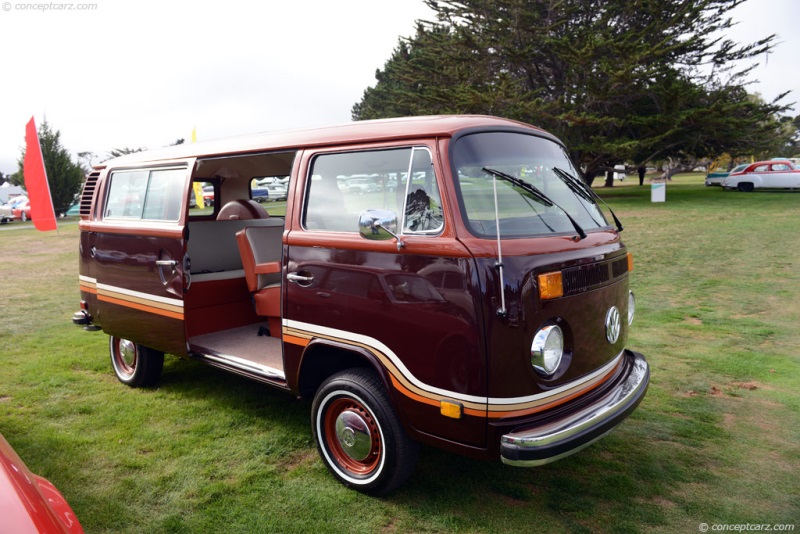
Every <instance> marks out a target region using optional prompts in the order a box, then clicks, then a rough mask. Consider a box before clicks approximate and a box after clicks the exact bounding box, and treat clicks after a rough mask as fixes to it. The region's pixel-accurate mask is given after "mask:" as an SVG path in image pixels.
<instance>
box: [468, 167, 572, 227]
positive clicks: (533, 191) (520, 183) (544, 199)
mask: <svg viewBox="0 0 800 534" xmlns="http://www.w3.org/2000/svg"><path fill="white" fill-rule="evenodd" d="M482 170H483V172H485V173H488V174H491V175H492V176H495V177H496V178H500V179H501V180H505V181H507V182H510V183H511V184H513V185H516V186H517V187H520V188H522V189H524V190H525V191H527V192H528V193H530V195H531V196H532V197H533V198H534V200H536V201H537V202H539V203H541V204H544V205H545V206H547V207H550V206H555V207H557V208H558V209H560V210H561V211H562V212H563V213H564V215H566V216H567V219H569V222H571V223H572V226H573V227H574V228H575V231H576V232H578V235H579V236H580V238H581V239H586V232H584V231H583V228H581V225H579V224H578V223H577V221H576V220H575V219H573V218H572V216H571V215H570V214H569V213H567V210H565V209H564V208H562V207H561V206H559V205H558V204H556V203H555V202H554V201H553V200H552V199H551V198H550V197H548V196H547V195H545V194H544V193H542V192H541V191H540V190H539V189H538V188H537V187H536V186H534V185H533V184H529V183H528V182H526V181H525V180H520V179H519V178H516V177H514V176H511V175H510V174H506V173H504V172H502V171H498V170H496V169H491V168H489V167H483V168H482Z"/></svg>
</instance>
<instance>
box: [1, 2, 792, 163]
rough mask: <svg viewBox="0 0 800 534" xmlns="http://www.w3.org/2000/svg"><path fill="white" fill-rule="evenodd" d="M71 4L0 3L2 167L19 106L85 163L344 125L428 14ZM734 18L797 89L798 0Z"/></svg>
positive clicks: (408, 5)
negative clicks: (88, 157) (770, 49)
mask: <svg viewBox="0 0 800 534" xmlns="http://www.w3.org/2000/svg"><path fill="white" fill-rule="evenodd" d="M24 1H26V0H23V2H24ZM34 1H35V2H44V1H47V2H49V0H34ZM70 1H73V2H90V3H94V4H95V5H96V8H95V9H91V10H80V9H77V8H78V6H80V5H82V4H78V3H74V4H72V5H73V6H74V8H73V10H71V11H68V10H63V9H62V10H59V9H56V8H57V7H59V6H60V5H69V4H58V3H56V2H53V3H52V4H51V8H50V9H48V10H47V11H42V10H33V9H23V8H22V6H21V4H22V3H23V2H21V1H20V0H0V3H1V4H2V9H1V10H0V51H1V52H0V54H2V55H1V56H0V57H2V60H0V65H2V67H3V77H2V80H3V81H2V90H0V172H3V173H4V174H6V173H10V172H15V171H16V169H17V163H16V160H17V158H18V157H19V154H20V152H19V149H20V147H21V146H22V145H23V144H24V133H25V124H26V123H27V122H28V120H29V119H30V118H31V116H33V117H35V119H36V123H37V125H38V124H40V123H41V122H42V120H43V119H44V117H45V116H46V117H47V120H48V121H49V122H50V124H51V126H52V127H54V128H56V129H58V130H60V131H61V139H62V144H63V145H64V146H65V147H66V148H67V149H69V150H70V151H71V152H72V153H73V154H77V153H78V152H81V151H91V152H94V153H96V154H97V155H98V159H97V160H95V161H99V159H105V156H106V154H107V153H108V152H109V151H110V150H111V149H112V148H121V147H131V148H134V147H145V148H158V147H161V146H165V145H167V144H170V143H172V142H174V141H175V140H176V139H178V138H185V139H186V141H187V142H188V141H189V140H190V138H191V132H192V128H194V127H196V128H197V136H198V138H199V139H200V140H205V139H214V138H219V137H225V136H230V135H238V134H246V133H255V132H262V131H271V130H281V129H288V128H297V127H307V126H319V125H325V124H335V123H342V122H347V121H349V120H350V110H351V108H352V106H353V104H354V103H356V102H357V101H359V100H360V99H361V96H362V94H363V91H364V89H365V88H366V87H368V86H370V85H374V83H375V78H374V74H375V70H376V69H378V68H381V67H383V65H384V63H385V62H386V60H387V59H388V58H389V56H390V55H391V52H392V50H393V49H394V48H395V47H396V45H397V42H398V38H399V37H401V36H410V35H412V34H413V33H414V21H415V20H416V19H419V18H430V17H431V13H430V11H429V10H428V9H427V7H426V6H425V5H424V4H423V2H422V0H280V1H276V0H262V1H261V2H254V1H252V0H251V1H243V0H224V1H216V2H213V1H212V2H188V1H171V2H165V1H161V2H157V1H152V0H136V1H133V0H70ZM28 5H30V4H28ZM734 18H735V19H737V20H741V21H742V23H741V24H740V25H739V26H738V27H737V28H736V30H735V31H734V33H733V34H732V36H731V37H732V38H734V39H736V40H739V41H753V40H756V39H758V38H761V37H764V36H766V35H769V34H771V33H777V34H778V35H779V39H778V41H779V42H780V43H781V44H779V45H778V46H777V48H776V50H775V51H774V53H772V54H770V55H769V57H762V58H759V59H760V65H759V66H758V68H757V69H756V70H755V71H754V73H753V78H754V79H755V78H757V79H759V80H760V82H759V83H757V84H754V85H752V86H751V87H750V91H751V92H753V91H758V92H760V93H761V94H762V95H763V96H764V97H765V98H766V99H771V98H774V97H775V96H777V95H778V94H779V93H781V92H783V91H787V90H792V91H793V93H792V94H791V95H790V97H789V98H788V99H787V100H788V101H791V102H793V101H796V100H800V65H799V64H798V59H797V57H798V51H799V50H800V26H799V25H798V24H800V2H798V1H797V0H749V1H748V2H746V3H745V4H744V5H742V6H740V7H739V8H737V10H736V11H735V12H734ZM797 109H798V110H800V107H798V108H797ZM794 114H800V111H796V112H794V113H793V115H794Z"/></svg>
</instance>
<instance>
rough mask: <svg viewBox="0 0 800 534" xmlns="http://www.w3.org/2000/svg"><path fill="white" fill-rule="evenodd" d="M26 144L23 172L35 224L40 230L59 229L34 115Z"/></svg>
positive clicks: (29, 125)
mask: <svg viewBox="0 0 800 534" xmlns="http://www.w3.org/2000/svg"><path fill="white" fill-rule="evenodd" d="M25 145H26V146H25V160H24V161H23V166H22V173H23V175H24V176H25V189H26V190H27V191H28V200H29V201H30V203H31V219H32V220H33V225H34V226H35V227H36V229H37V230H39V231H40V232H47V231H48V230H58V225H57V224H56V214H55V211H54V210H53V198H52V197H51V196H50V186H49V185H48V183H47V172H46V171H45V170H44V159H43V158H42V147H41V146H39V136H38V135H37V133H36V124H35V123H34V122H33V117H31V120H30V122H28V125H27V126H26V127H25Z"/></svg>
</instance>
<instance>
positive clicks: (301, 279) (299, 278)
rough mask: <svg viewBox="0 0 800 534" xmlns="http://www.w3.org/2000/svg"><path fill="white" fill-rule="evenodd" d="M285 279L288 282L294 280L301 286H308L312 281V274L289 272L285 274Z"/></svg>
mask: <svg viewBox="0 0 800 534" xmlns="http://www.w3.org/2000/svg"><path fill="white" fill-rule="evenodd" d="M286 279H287V280H288V281H290V282H295V283H297V284H300V285H301V286H308V285H311V282H313V281H314V276H313V275H308V276H304V275H302V274H297V273H289V274H287V275H286Z"/></svg>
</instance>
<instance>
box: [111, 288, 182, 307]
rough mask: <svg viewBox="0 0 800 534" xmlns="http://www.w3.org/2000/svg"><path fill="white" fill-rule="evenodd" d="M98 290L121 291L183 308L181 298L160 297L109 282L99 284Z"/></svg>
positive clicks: (131, 295) (120, 292) (124, 293)
mask: <svg viewBox="0 0 800 534" xmlns="http://www.w3.org/2000/svg"><path fill="white" fill-rule="evenodd" d="M97 289H98V290H103V291H108V292H109V293H119V294H121V295H127V296H129V297H136V298H140V299H144V300H150V301H153V302H160V303H161V304H169V305H170V306H177V307H179V308H183V301H182V300H180V299H171V298H167V297H159V296H156V295H151V294H150V293H142V292H140V291H131V290H130V289H123V288H121V287H115V286H109V285H107V284H97Z"/></svg>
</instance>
